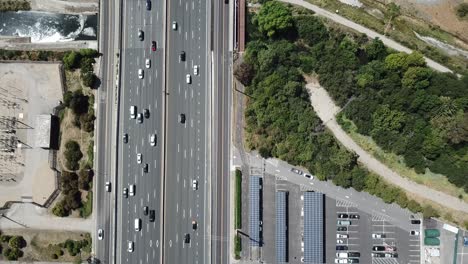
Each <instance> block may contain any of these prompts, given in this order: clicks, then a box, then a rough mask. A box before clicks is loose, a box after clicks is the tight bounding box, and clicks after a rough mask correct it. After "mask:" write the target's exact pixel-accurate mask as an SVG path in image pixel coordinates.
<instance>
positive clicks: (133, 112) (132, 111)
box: [130, 105, 137, 119]
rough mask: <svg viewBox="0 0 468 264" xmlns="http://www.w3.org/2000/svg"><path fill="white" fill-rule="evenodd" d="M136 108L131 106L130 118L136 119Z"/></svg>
mask: <svg viewBox="0 0 468 264" xmlns="http://www.w3.org/2000/svg"><path fill="white" fill-rule="evenodd" d="M136 111H137V109H136V106H134V105H132V106H130V118H133V119H135V118H136Z"/></svg>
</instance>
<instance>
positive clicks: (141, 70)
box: [138, 69, 144, 79]
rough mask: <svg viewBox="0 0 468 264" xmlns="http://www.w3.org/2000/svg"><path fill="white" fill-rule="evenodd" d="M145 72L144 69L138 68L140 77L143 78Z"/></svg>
mask: <svg viewBox="0 0 468 264" xmlns="http://www.w3.org/2000/svg"><path fill="white" fill-rule="evenodd" d="M143 77H144V74H143V69H138V78H140V79H143Z"/></svg>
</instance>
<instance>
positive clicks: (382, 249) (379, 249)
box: [372, 246, 385, 251]
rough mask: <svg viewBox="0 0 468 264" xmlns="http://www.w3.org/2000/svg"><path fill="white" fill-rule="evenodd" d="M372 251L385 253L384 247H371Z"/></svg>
mask: <svg viewBox="0 0 468 264" xmlns="http://www.w3.org/2000/svg"><path fill="white" fill-rule="evenodd" d="M372 251H385V247H384V246H373V247H372Z"/></svg>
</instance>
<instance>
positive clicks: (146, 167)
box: [143, 163, 148, 173]
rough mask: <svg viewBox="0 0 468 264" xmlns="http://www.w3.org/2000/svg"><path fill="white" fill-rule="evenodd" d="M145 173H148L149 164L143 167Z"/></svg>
mask: <svg viewBox="0 0 468 264" xmlns="http://www.w3.org/2000/svg"><path fill="white" fill-rule="evenodd" d="M143 172H144V173H148V163H145V165H144V166H143Z"/></svg>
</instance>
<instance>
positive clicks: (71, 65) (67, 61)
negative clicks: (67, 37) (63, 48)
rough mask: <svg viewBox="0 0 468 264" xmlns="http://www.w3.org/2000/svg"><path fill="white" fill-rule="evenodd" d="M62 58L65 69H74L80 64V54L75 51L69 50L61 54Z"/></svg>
mask: <svg viewBox="0 0 468 264" xmlns="http://www.w3.org/2000/svg"><path fill="white" fill-rule="evenodd" d="M62 60H63V66H65V69H67V70H72V69H76V68H77V67H78V66H79V64H80V60H81V55H80V54H79V53H77V52H76V51H70V52H68V53H66V54H65V55H64V56H63V59H62Z"/></svg>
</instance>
